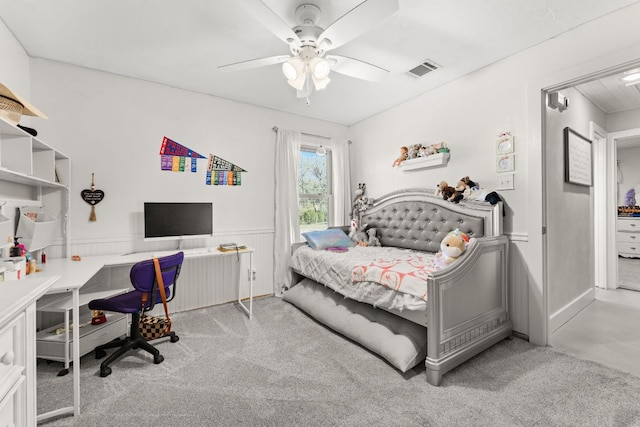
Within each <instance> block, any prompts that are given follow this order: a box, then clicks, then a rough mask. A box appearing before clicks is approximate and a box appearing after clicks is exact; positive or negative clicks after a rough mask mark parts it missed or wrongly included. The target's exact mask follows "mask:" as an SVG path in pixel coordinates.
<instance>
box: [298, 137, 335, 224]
mask: <svg viewBox="0 0 640 427" xmlns="http://www.w3.org/2000/svg"><path fill="white" fill-rule="evenodd" d="M316 149H317V147H311V146H304V145H303V146H302V148H301V150H300V164H299V169H298V197H299V200H300V205H299V212H300V218H299V224H300V232H301V233H304V232H307V231H313V230H324V229H326V228H327V226H328V224H329V221H330V217H329V216H330V215H332V214H331V211H332V210H331V206H332V203H333V201H332V194H331V152H330V151H329V150H328V149H327V155H325V156H318V155H317V154H316Z"/></svg>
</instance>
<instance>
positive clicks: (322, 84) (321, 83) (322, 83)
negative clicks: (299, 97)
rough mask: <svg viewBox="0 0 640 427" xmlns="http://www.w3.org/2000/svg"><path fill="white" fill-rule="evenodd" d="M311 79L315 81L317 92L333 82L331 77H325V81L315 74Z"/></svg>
mask: <svg viewBox="0 0 640 427" xmlns="http://www.w3.org/2000/svg"><path fill="white" fill-rule="evenodd" d="M311 78H312V79H313V86H314V87H315V88H316V90H322V89H324V88H326V87H327V85H328V84H329V82H330V81H331V79H330V78H329V77H325V78H324V79H318V78H316V77H315V76H314V75H313V74H312V75H311Z"/></svg>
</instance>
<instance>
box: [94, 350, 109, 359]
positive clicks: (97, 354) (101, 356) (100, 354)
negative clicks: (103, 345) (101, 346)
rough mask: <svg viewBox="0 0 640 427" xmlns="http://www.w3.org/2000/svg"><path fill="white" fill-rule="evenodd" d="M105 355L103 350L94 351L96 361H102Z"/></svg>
mask: <svg viewBox="0 0 640 427" xmlns="http://www.w3.org/2000/svg"><path fill="white" fill-rule="evenodd" d="M106 355H107V352H106V351H104V350H96V359H102V358H103V357H105V356H106Z"/></svg>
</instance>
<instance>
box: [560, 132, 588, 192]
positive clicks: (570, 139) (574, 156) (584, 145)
mask: <svg viewBox="0 0 640 427" xmlns="http://www.w3.org/2000/svg"><path fill="white" fill-rule="evenodd" d="M592 163H593V160H592V152H591V141H590V140H589V139H587V138H585V137H584V136H582V135H580V134H579V133H578V132H576V131H574V130H573V129H571V128H569V127H566V128H564V180H565V182H570V183H572V184H578V185H585V186H588V187H590V186H592V185H593V166H592Z"/></svg>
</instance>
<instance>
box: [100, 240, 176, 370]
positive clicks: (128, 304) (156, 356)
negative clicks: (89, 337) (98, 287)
mask: <svg viewBox="0 0 640 427" xmlns="http://www.w3.org/2000/svg"><path fill="white" fill-rule="evenodd" d="M183 259H184V254H183V253H182V252H178V253H177V254H174V255H169V256H165V257H161V258H158V261H159V262H160V270H161V271H162V280H163V281H164V286H165V290H166V295H167V301H171V300H172V299H173V297H174V296H175V294H176V281H177V280H178V276H179V275H180V268H181V267H182V261H183ZM129 277H130V278H131V284H132V285H133V290H131V291H129V292H127V293H124V294H120V295H116V296H113V297H111V298H104V299H94V300H92V301H91V302H89V308H90V309H91V310H103V311H113V312H116V313H126V314H131V329H130V331H129V336H128V337H126V338H124V339H120V338H119V339H117V340H114V341H111V342H108V343H106V344H104V345H101V346H98V347H96V349H95V352H96V359H101V358H103V357H105V356H106V355H107V353H106V352H105V349H108V348H114V347H120V348H119V349H118V350H116V351H115V352H113V354H111V355H110V356H109V357H108V358H107V359H105V360H104V361H103V362H102V363H101V364H100V376H101V377H106V376H108V375H109V374H111V368H110V367H109V365H110V364H111V363H112V362H114V361H115V360H116V359H118V358H119V357H120V356H122V355H124V354H125V353H126V352H127V351H129V350H133V349H137V348H141V349H143V350H146V351H148V352H149V353H151V354H152V355H153V363H155V364H158V363H162V361H163V360H164V357H163V356H162V355H161V354H160V351H159V350H158V349H157V348H155V347H154V346H153V345H151V344H150V343H149V342H147V340H146V339H145V338H144V337H143V336H142V335H140V330H139V329H138V323H139V322H140V312H141V310H142V295H143V294H145V293H146V294H147V303H146V307H145V311H148V310H152V309H153V307H154V305H155V304H162V297H161V295H160V292H159V291H158V283H157V282H156V272H155V267H154V265H153V260H152V259H149V260H144V261H140V262H139V263H137V264H135V265H134V266H133V267H131V272H130V273H129ZM165 336H169V337H170V338H171V342H176V341H178V340H179V339H180V338H179V337H178V336H177V335H176V334H175V332H171V333H169V334H167V335H165Z"/></svg>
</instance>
